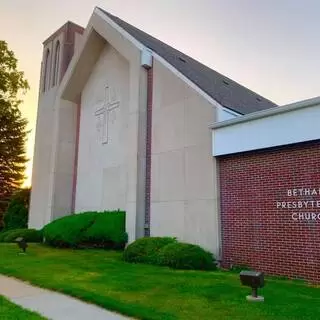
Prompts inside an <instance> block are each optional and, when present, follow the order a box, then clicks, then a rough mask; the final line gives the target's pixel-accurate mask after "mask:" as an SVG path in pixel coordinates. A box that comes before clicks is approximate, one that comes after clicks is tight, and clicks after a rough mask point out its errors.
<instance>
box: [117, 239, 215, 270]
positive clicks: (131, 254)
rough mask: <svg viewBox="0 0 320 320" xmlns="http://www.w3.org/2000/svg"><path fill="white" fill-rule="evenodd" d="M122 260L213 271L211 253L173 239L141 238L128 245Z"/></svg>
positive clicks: (213, 260)
mask: <svg viewBox="0 0 320 320" xmlns="http://www.w3.org/2000/svg"><path fill="white" fill-rule="evenodd" d="M123 258H124V260H125V261H127V262H131V263H148V264H155V265H161V266H168V267H171V268H174V269H193V270H213V269H215V268H216V264H215V259H214V256H213V255H212V253H210V252H208V251H206V250H204V249H203V248H201V247H200V246H198V245H194V244H190V243H181V242H178V241H177V240H176V239H175V238H168V237H163V238H161V237H151V238H141V239H138V240H136V241H135V242H133V243H132V244H130V245H129V246H128V247H127V248H126V249H125V251H124V254H123Z"/></svg>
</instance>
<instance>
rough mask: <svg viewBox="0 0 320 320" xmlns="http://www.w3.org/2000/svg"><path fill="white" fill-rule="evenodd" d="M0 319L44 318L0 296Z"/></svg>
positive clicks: (28, 319)
mask: <svg viewBox="0 0 320 320" xmlns="http://www.w3.org/2000/svg"><path fill="white" fill-rule="evenodd" d="M0 319H1V320H25V319H27V320H44V319H45V318H43V317H41V316H39V315H38V314H36V313H33V312H30V311H27V310H25V309H22V308H20V307H18V306H17V305H15V304H13V303H11V302H10V301H8V300H7V299H5V298H3V297H1V296H0Z"/></svg>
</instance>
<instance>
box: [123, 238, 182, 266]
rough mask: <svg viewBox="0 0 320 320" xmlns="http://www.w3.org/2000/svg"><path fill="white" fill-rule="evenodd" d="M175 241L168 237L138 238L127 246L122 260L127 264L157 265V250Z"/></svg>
mask: <svg viewBox="0 0 320 320" xmlns="http://www.w3.org/2000/svg"><path fill="white" fill-rule="evenodd" d="M176 241H177V240H176V239H175V238H170V237H150V238H140V239H138V240H136V241H135V242H133V243H131V244H130V245H128V246H127V248H126V249H125V251H124V253H123V258H124V260H125V261H127V262H133V263H149V264H157V263H158V262H157V261H158V252H159V250H160V249H161V248H163V247H164V246H166V245H168V244H169V243H175V242H176Z"/></svg>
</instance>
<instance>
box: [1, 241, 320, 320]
mask: <svg viewBox="0 0 320 320" xmlns="http://www.w3.org/2000/svg"><path fill="white" fill-rule="evenodd" d="M0 256H1V259H0V273H2V274H5V275H8V276H13V277H16V278H20V279H22V280H26V281H28V282H30V283H32V284H34V285H37V286H40V287H44V288H47V289H53V290H56V291H60V292H62V293H65V294H69V295H71V296H74V297H77V298H79V299H82V300H85V301H88V302H91V303H94V304H96V305H99V306H102V307H104V308H106V309H109V310H114V311H118V312H120V313H122V314H124V315H128V316H131V317H136V318H138V319H148V320H160V319H161V320H171V319H209V318H220V319H236V320H256V319H259V320H280V319H281V320H294V319H296V320H298V319H299V320H300V319H304V320H307V319H310V320H311V319H314V320H316V319H319V314H320V289H319V288H316V287H311V286H307V285H305V284H304V283H302V282H298V281H289V280H277V279H267V284H266V287H265V288H264V289H263V290H262V291H261V293H262V295H264V297H265V302H264V303H262V304H252V303H248V302H247V301H246V299H245V296H246V295H247V294H248V293H249V291H250V290H249V289H248V288H246V287H242V286H241V284H240V281H239V275H238V274H234V273H230V272H222V271H213V272H211V271H210V272H202V271H177V270H171V269H169V268H166V267H157V266H150V265H142V264H139V265H138V264H137V265H135V264H129V263H125V262H123V261H122V258H121V252H112V251H103V250H69V249H63V250H62V249H53V248H49V247H46V246H43V245H35V244H31V245H30V247H29V250H28V254H27V255H25V256H23V255H22V256H21V255H18V250H17V247H16V245H14V244H0Z"/></svg>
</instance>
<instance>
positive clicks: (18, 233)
mask: <svg viewBox="0 0 320 320" xmlns="http://www.w3.org/2000/svg"><path fill="white" fill-rule="evenodd" d="M18 237H23V238H24V239H25V240H26V241H27V242H42V239H43V234H42V231H41V230H35V229H13V230H7V231H4V232H2V233H0V242H15V240H16V239H17V238H18Z"/></svg>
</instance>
